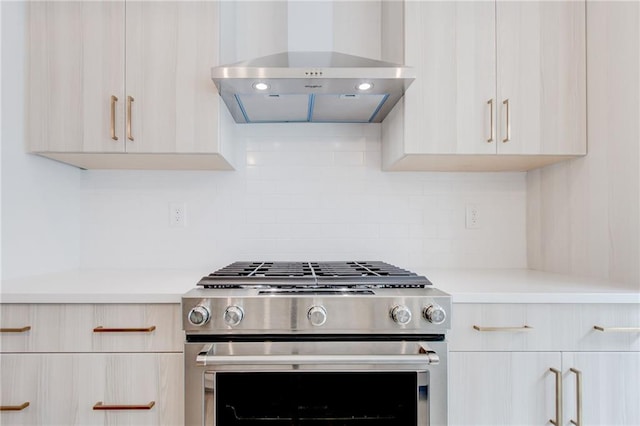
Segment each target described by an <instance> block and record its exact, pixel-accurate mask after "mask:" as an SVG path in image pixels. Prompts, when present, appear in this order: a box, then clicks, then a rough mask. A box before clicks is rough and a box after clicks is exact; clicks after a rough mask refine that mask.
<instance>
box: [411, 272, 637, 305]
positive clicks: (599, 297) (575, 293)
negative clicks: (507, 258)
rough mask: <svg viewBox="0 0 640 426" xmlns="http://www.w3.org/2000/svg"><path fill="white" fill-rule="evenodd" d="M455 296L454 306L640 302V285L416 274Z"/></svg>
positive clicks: (527, 275)
mask: <svg viewBox="0 0 640 426" xmlns="http://www.w3.org/2000/svg"><path fill="white" fill-rule="evenodd" d="M416 272H418V273H420V274H421V275H424V276H426V277H427V278H429V280H430V281H431V282H432V283H433V285H434V286H435V287H437V288H439V289H441V290H442V291H445V292H447V293H449V294H451V295H452V298H453V302H454V303H640V284H638V285H636V286H633V285H626V284H621V283H615V282H611V281H606V280H601V279H595V278H588V277H579V276H575V275H564V274H555V273H549V272H541V271H534V270H531V269H428V270H423V271H416Z"/></svg>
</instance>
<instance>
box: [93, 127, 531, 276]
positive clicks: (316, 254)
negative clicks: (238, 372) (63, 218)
mask: <svg viewBox="0 0 640 426" xmlns="http://www.w3.org/2000/svg"><path fill="white" fill-rule="evenodd" d="M237 139H238V140H237V147H236V149H237V153H236V158H238V159H239V161H238V164H237V170H236V171H233V172H204V171H203V172H174V171H171V172H163V171H86V172H83V173H82V184H81V193H80V195H81V196H80V205H81V214H80V216H81V225H80V227H81V229H80V266H81V267H124V268H129V267H177V268H180V267H202V268H217V267H221V266H224V265H225V264H227V263H230V262H232V261H235V260H255V259H266V260H308V259H317V260H344V259H356V258H357V259H376V260H383V261H387V262H390V263H395V264H397V265H399V266H403V267H407V268H414V269H420V268H431V267H463V268H464V267H501V268H524V267H526V261H527V259H526V219H525V218H526V178H525V176H526V175H525V173H425V172H422V173H398V172H383V171H381V168H380V128H379V125H357V124H345V125H340V124H335V125H334V124H331V125H329V124H264V125H239V126H238V128H237ZM170 203H183V204H184V205H185V206H186V227H184V228H175V227H170V226H169V204H170ZM467 205H475V206H477V208H478V211H479V224H480V226H479V229H467V228H466V226H465V217H466V215H465V208H466V206H467Z"/></svg>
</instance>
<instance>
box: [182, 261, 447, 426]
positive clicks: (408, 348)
mask: <svg viewBox="0 0 640 426" xmlns="http://www.w3.org/2000/svg"><path fill="white" fill-rule="evenodd" d="M182 312H183V325H184V330H185V334H186V342H185V423H186V424H187V425H198V426H202V425H216V426H221V425H223V426H227V425H236V424H238V425H261V424H269V425H289V426H290V425H306V424H313V425H332V426H333V425H394V426H416V425H420V426H422V425H445V424H446V423H447V343H446V332H447V331H448V330H449V328H450V312H451V298H450V296H449V295H448V294H446V293H444V292H442V291H440V290H438V289H436V288H434V287H433V286H432V284H431V282H429V280H428V279H427V278H426V277H424V276H420V275H417V274H415V273H412V272H410V271H406V270H404V269H401V268H398V267H396V266H393V265H389V264H387V263H384V262H364V261H363V262H236V263H233V264H231V265H229V266H227V267H225V268H222V269H220V270H218V271H216V272H214V273H212V274H210V275H209V276H206V277H203V278H202V279H201V280H200V282H199V283H198V288H196V289H194V290H191V291H190V292H188V293H186V294H185V295H184V296H183V298H182Z"/></svg>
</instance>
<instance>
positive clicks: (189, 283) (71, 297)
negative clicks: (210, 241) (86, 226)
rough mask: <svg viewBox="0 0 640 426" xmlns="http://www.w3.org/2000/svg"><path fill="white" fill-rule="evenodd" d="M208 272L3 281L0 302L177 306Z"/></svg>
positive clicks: (103, 272) (110, 272)
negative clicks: (161, 304) (156, 304)
mask: <svg viewBox="0 0 640 426" xmlns="http://www.w3.org/2000/svg"><path fill="white" fill-rule="evenodd" d="M209 272H211V271H203V270H194V269H191V270H189V269H162V270H153V269H77V270H71V271H65V272H59V273H53V274H46V275H35V276H30V277H25V278H16V279H10V280H3V281H2V286H1V287H0V302H1V303H180V298H181V296H182V294H183V293H186V292H187V291H189V290H191V289H192V288H194V287H195V286H196V284H197V282H198V281H199V280H200V278H202V276H204V275H206V274H208V273H209Z"/></svg>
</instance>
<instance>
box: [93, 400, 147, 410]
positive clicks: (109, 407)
mask: <svg viewBox="0 0 640 426" xmlns="http://www.w3.org/2000/svg"><path fill="white" fill-rule="evenodd" d="M154 405H156V402H155V401H151V402H150V403H148V404H146V405H119V404H115V405H105V404H104V403H103V402H102V401H98V402H96V405H94V406H93V409H94V410H151V409H152V408H153V406H154Z"/></svg>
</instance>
